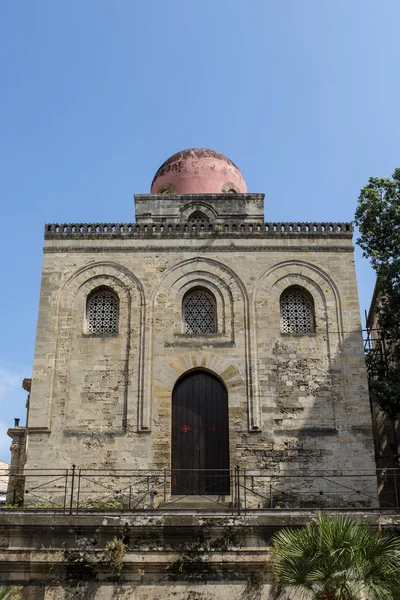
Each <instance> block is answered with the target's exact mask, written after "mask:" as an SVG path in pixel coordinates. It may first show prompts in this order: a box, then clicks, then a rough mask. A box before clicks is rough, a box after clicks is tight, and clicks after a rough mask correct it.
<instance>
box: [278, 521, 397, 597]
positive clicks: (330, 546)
mask: <svg viewBox="0 0 400 600" xmlns="http://www.w3.org/2000/svg"><path fill="white" fill-rule="evenodd" d="M272 544H273V552H272V569H273V572H274V575H275V584H276V587H277V589H278V591H284V590H285V591H288V589H289V590H291V591H293V592H294V593H298V594H299V595H302V596H304V597H309V598H312V599H314V600H361V599H363V598H368V599H374V600H392V598H393V594H396V593H398V592H400V538H399V537H398V536H396V535H395V534H393V533H387V532H381V531H372V530H370V529H369V528H368V526H367V525H359V524H358V523H356V522H355V521H353V520H352V519H350V518H348V517H346V516H340V517H336V518H333V517H330V516H329V515H325V514H323V513H319V514H318V515H317V522H316V523H315V522H312V523H308V524H307V525H306V526H305V527H302V528H301V529H282V530H281V531H279V532H278V533H277V534H275V535H274V537H273V538H272Z"/></svg>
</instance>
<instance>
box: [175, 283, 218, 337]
mask: <svg viewBox="0 0 400 600" xmlns="http://www.w3.org/2000/svg"><path fill="white" fill-rule="evenodd" d="M216 309H217V305H216V302H215V298H214V296H213V294H211V293H210V292H208V291H206V290H204V289H202V288H196V289H194V290H191V291H190V292H188V293H187V294H186V296H185V297H184V299H183V305H182V312H183V328H184V329H183V330H184V332H185V333H189V334H191V335H208V334H210V333H217V314H216V313H217V310H216Z"/></svg>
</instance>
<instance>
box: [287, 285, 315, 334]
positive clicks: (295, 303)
mask: <svg viewBox="0 0 400 600" xmlns="http://www.w3.org/2000/svg"><path fill="white" fill-rule="evenodd" d="M281 330H282V333H312V332H313V331H314V330H315V319H314V302H313V299H312V297H311V295H310V294H309V293H308V292H307V291H306V290H303V289H302V288H300V287H297V286H293V287H290V288H288V289H287V290H285V291H284V292H283V294H282V296H281Z"/></svg>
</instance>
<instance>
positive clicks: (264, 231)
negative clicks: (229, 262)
mask: <svg viewBox="0 0 400 600" xmlns="http://www.w3.org/2000/svg"><path fill="white" fill-rule="evenodd" d="M352 233H353V225H352V224H351V223H329V222H328V223H310V222H308V223H298V222H287V223H279V222H270V223H258V222H254V223H252V222H243V221H237V222H234V221H233V222H230V223H215V222H213V223H209V224H205V225H203V224H198V223H196V224H190V223H174V222H173V223H171V222H160V223H49V224H46V225H45V228H44V235H45V239H54V238H55V239H57V238H61V239H75V238H82V237H87V238H89V239H96V238H97V237H99V238H101V239H107V238H108V237H109V238H110V239H116V238H118V237H121V238H123V239H124V238H129V237H143V236H150V237H154V236H158V237H184V236H198V235H201V236H207V235H211V236H215V235H217V236H218V237H219V236H224V235H228V236H232V234H234V235H235V237H236V236H242V235H243V236H254V237H257V238H258V237H270V236H273V237H278V236H279V235H281V234H285V235H288V234H293V235H296V236H297V237H302V234H303V235H304V234H307V235H311V236H312V237H316V236H318V234H322V235H323V236H331V235H333V236H334V237H335V239H338V238H340V237H344V238H351V237H352Z"/></svg>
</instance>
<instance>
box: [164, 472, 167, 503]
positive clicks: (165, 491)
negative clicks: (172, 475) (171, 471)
mask: <svg viewBox="0 0 400 600" xmlns="http://www.w3.org/2000/svg"><path fill="white" fill-rule="evenodd" d="M166 501H167V467H164V502H166Z"/></svg>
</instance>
